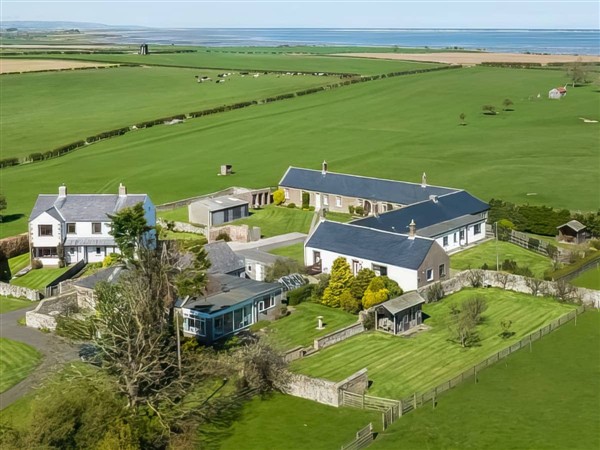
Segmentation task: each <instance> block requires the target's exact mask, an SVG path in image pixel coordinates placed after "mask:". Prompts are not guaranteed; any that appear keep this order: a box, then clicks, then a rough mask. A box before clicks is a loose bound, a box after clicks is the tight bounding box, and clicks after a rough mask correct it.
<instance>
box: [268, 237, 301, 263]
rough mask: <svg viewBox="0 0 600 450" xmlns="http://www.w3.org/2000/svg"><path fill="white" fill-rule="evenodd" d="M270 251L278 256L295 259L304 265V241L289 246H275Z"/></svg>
mask: <svg viewBox="0 0 600 450" xmlns="http://www.w3.org/2000/svg"><path fill="white" fill-rule="evenodd" d="M269 253H272V254H273V255H277V256H283V257H285V258H290V259H295V260H296V261H298V262H299V263H300V264H302V265H304V244H303V243H302V242H299V243H297V244H293V245H288V246H287V247H279V248H275V249H273V250H270V251H269Z"/></svg>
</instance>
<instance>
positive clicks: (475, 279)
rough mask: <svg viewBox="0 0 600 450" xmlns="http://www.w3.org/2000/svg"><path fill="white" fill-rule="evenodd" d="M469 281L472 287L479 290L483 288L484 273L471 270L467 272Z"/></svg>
mask: <svg viewBox="0 0 600 450" xmlns="http://www.w3.org/2000/svg"><path fill="white" fill-rule="evenodd" d="M467 280H469V284H470V285H471V287H474V288H477V287H481V286H483V271H481V270H478V269H469V270H468V271H467Z"/></svg>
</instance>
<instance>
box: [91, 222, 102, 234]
mask: <svg viewBox="0 0 600 450" xmlns="http://www.w3.org/2000/svg"><path fill="white" fill-rule="evenodd" d="M101 233H102V223H100V222H92V234H101Z"/></svg>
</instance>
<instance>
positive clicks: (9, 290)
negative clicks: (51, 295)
mask: <svg viewBox="0 0 600 450" xmlns="http://www.w3.org/2000/svg"><path fill="white" fill-rule="evenodd" d="M0 295H3V296H5V297H8V296H11V297H17V298H26V299H27V300H31V301H33V302H37V301H38V300H40V299H41V298H42V293H41V292H40V291H36V290H35V289H29V288H26V287H22V286H15V285H14V284H8V283H2V282H0Z"/></svg>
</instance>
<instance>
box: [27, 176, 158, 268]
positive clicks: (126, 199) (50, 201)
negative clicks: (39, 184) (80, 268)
mask: <svg viewBox="0 0 600 450" xmlns="http://www.w3.org/2000/svg"><path fill="white" fill-rule="evenodd" d="M138 203H142V205H143V207H144V211H145V213H146V214H145V216H146V221H147V223H148V225H149V226H152V227H154V225H155V224H156V209H155V208H154V204H153V203H152V201H151V200H150V197H148V195H146V194H127V189H126V188H125V186H123V185H122V184H121V185H120V186H119V193H118V194H75V195H73V194H71V195H67V187H66V186H64V185H63V186H60V187H59V188H58V195H48V194H40V195H38V198H37V201H36V202H35V206H34V207H33V210H32V212H31V215H30V217H29V246H30V249H31V256H32V258H37V259H39V260H40V261H41V262H42V263H43V264H44V266H56V265H58V264H59V261H60V259H61V256H63V257H64V262H65V263H66V264H72V263H76V262H78V261H80V260H84V261H85V262H87V263H93V262H101V261H102V260H103V259H104V257H105V256H107V255H108V254H110V253H118V252H119V249H118V247H117V245H116V243H115V240H114V238H113V237H112V236H111V235H110V231H111V228H110V223H111V220H110V218H109V217H108V216H109V214H110V215H113V214H115V213H117V212H119V211H120V210H122V209H123V208H126V207H131V206H135V205H136V204H138ZM149 233H150V235H149V236H148V239H149V241H150V242H153V241H154V237H155V236H154V233H155V232H154V230H151V231H150V232H149ZM61 253H62V255H61Z"/></svg>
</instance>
